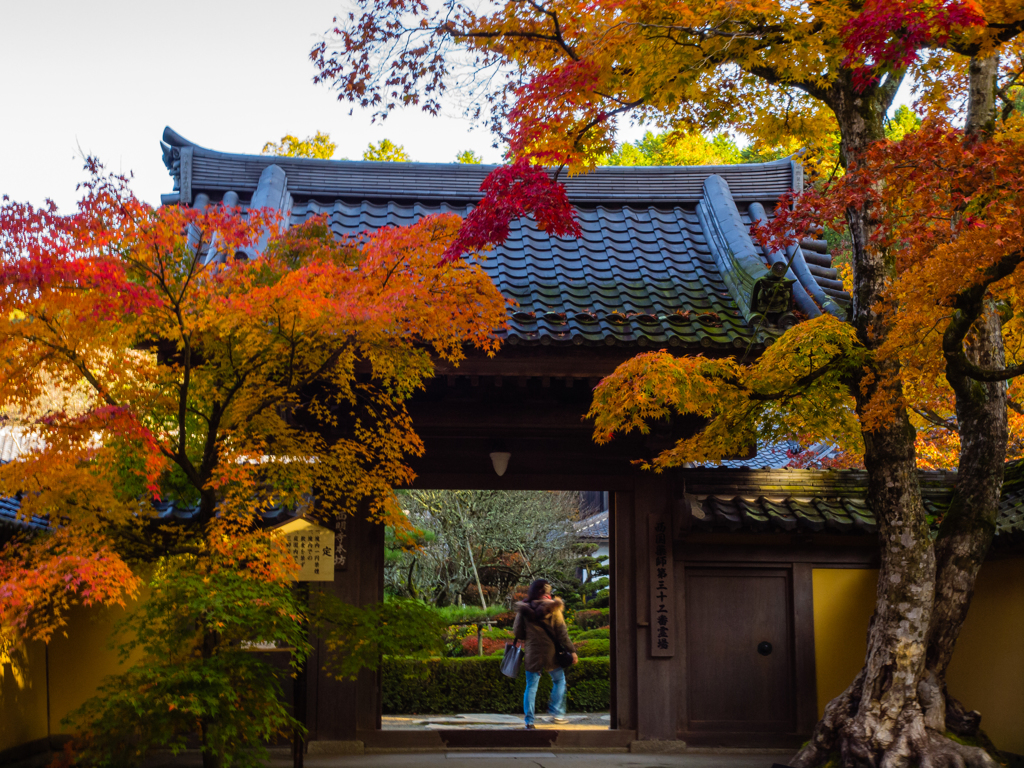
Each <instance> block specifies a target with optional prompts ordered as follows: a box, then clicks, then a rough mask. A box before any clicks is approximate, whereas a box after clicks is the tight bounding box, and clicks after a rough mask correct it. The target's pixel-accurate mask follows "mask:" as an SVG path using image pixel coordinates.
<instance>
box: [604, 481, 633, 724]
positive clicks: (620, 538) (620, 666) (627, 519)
mask: <svg viewBox="0 0 1024 768" xmlns="http://www.w3.org/2000/svg"><path fill="white" fill-rule="evenodd" d="M609 524H610V531H609V534H610V535H609V555H610V560H611V582H612V589H611V608H612V610H611V614H612V621H613V625H612V628H613V630H614V634H613V636H612V648H611V651H612V680H613V684H614V686H615V690H614V697H613V702H614V703H613V708H612V717H613V718H614V721H613V727H615V728H618V729H621V730H636V699H637V691H636V648H637V639H636V633H637V628H636V592H637V589H636V553H635V545H634V543H633V493H632V492H621V491H620V492H617V493H615V494H613V498H612V500H611V515H610V520H609Z"/></svg>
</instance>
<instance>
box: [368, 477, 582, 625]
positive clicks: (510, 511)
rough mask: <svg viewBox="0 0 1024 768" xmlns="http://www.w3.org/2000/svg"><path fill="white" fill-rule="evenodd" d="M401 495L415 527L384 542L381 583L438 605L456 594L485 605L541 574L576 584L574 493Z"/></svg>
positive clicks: (576, 501) (457, 597)
mask: <svg viewBox="0 0 1024 768" xmlns="http://www.w3.org/2000/svg"><path fill="white" fill-rule="evenodd" d="M399 499H400V501H401V504H402V506H403V508H404V511H405V512H406V514H407V515H408V520H409V523H410V524H411V525H412V526H413V527H414V528H417V529H419V530H420V533H419V534H413V535H411V536H407V535H403V534H399V535H398V536H395V537H393V538H391V539H390V540H389V557H388V562H387V565H386V570H385V574H386V575H385V585H386V588H387V590H388V591H389V592H390V593H391V594H394V595H400V596H408V597H416V598H419V599H421V600H425V601H426V602H428V603H433V604H435V605H438V606H445V605H452V604H455V603H457V602H458V601H459V600H460V599H462V600H464V601H466V602H469V601H472V602H474V603H480V604H481V605H482V606H484V607H486V606H489V605H491V604H493V603H496V602H503V601H505V600H506V599H507V598H508V597H509V596H510V595H511V594H512V592H513V591H514V589H515V587H516V586H517V585H520V584H525V583H527V582H529V581H531V580H532V579H535V578H538V577H543V578H546V579H548V580H550V581H552V582H554V583H556V584H558V585H564V586H566V587H571V588H573V589H575V588H576V587H577V585H578V581H576V578H575V571H576V565H577V562H576V561H577V560H578V558H579V557H580V555H582V554H584V553H583V552H582V551H580V550H579V547H580V545H578V544H577V543H576V539H575V536H574V531H573V527H572V521H573V520H574V519H575V517H576V516H577V513H578V509H579V497H578V495H577V494H574V493H551V492H546V491H407V492H404V493H401V494H400V495H399Z"/></svg>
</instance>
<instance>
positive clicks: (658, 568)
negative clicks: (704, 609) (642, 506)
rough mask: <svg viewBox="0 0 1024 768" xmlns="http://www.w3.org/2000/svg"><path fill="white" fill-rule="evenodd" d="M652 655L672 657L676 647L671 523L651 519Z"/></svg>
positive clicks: (666, 518)
mask: <svg viewBox="0 0 1024 768" xmlns="http://www.w3.org/2000/svg"><path fill="white" fill-rule="evenodd" d="M648 543H649V546H650V548H651V582H650V589H651V655H652V656H673V655H675V645H676V622H675V618H676V617H675V594H674V589H673V581H672V522H671V519H670V517H669V515H651V516H650V527H649V529H648Z"/></svg>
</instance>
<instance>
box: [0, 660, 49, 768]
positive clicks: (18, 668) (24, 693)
mask: <svg viewBox="0 0 1024 768" xmlns="http://www.w3.org/2000/svg"><path fill="white" fill-rule="evenodd" d="M48 735H49V734H48V733H47V730H46V647H45V646H44V645H43V644H42V643H29V644H28V646H27V647H24V648H14V649H11V650H10V651H7V652H5V651H0V752H3V751H4V750H6V749H10V748H11V747H17V746H20V745H21V744H26V743H28V742H30V741H36V740H37V739H45V738H46V737H47V736H48Z"/></svg>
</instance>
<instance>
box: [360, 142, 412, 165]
mask: <svg viewBox="0 0 1024 768" xmlns="http://www.w3.org/2000/svg"><path fill="white" fill-rule="evenodd" d="M410 159H411V158H410V157H409V153H408V152H406V151H405V147H403V146H402V145H401V144H395V143H394V142H393V141H391V139H381V140H380V141H378V142H377V143H376V144H374V143H372V142H371V143H370V144H369V146H367V147H366V149H364V150H363V160H372V161H374V162H377V163H408V162H409V161H410Z"/></svg>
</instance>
